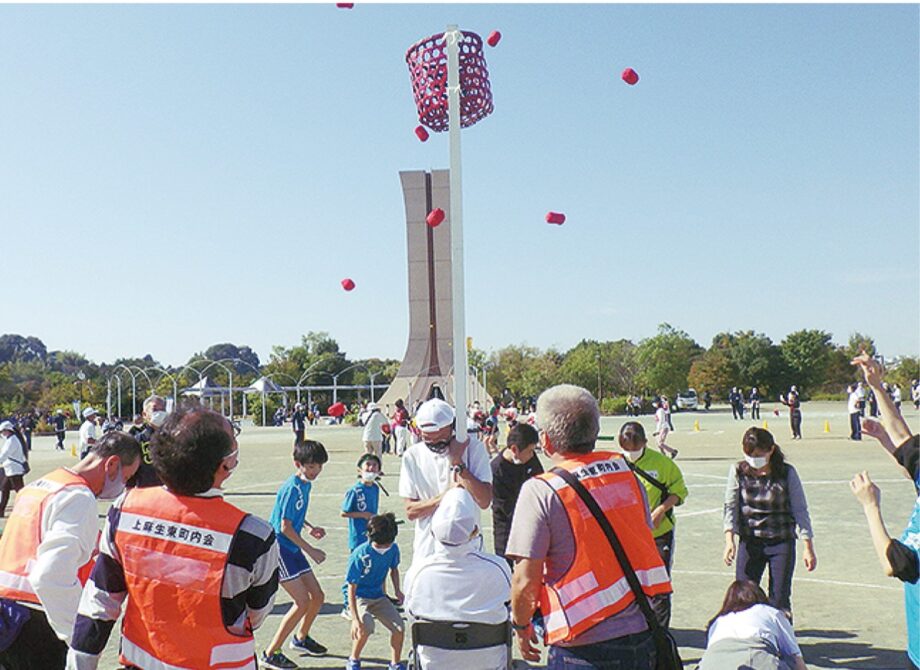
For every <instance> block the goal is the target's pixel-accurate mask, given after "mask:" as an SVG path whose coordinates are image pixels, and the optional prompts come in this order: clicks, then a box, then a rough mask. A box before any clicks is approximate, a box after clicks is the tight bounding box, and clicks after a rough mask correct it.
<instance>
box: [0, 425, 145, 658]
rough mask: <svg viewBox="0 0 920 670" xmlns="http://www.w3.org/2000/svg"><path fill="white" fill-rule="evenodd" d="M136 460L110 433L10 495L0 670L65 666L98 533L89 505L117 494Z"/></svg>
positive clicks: (0, 575) (133, 448) (0, 544)
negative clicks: (70, 462) (12, 497)
mask: <svg viewBox="0 0 920 670" xmlns="http://www.w3.org/2000/svg"><path fill="white" fill-rule="evenodd" d="M140 455H141V450H140V446H139V445H138V443H137V441H136V440H135V439H134V438H133V437H131V436H130V435H128V434H127V433H120V432H112V433H109V434H107V435H105V436H104V437H102V438H100V439H99V440H98V441H97V442H96V443H95V444H93V445H91V446H90V448H89V453H87V455H86V457H85V458H84V459H83V460H81V461H80V462H79V463H77V464H76V465H74V466H73V467H70V468H58V469H57V470H53V471H51V472H49V473H48V474H46V475H45V476H43V477H41V478H39V479H37V480H35V481H33V482H31V483H30V484H29V485H28V486H26V487H25V488H23V489H22V490H21V491H19V492H18V493H17V494H16V504H15V505H14V506H13V511H12V513H11V514H10V518H9V520H8V521H7V523H6V527H5V528H4V529H3V537H2V539H0V650H2V651H0V667H4V668H6V670H61V669H62V668H63V667H64V662H65V659H66V657H67V642H68V641H69V640H70V638H71V635H72V633H73V627H74V620H75V618H76V616H77V606H78V604H79V602H80V594H81V593H82V591H83V583H84V582H85V581H86V578H87V576H88V575H89V568H90V567H91V564H90V562H91V560H92V556H93V553H94V552H95V549H96V540H97V537H98V535H99V519H98V516H97V505H96V500H97V499H99V500H112V499H114V498H116V497H118V496H119V495H120V494H121V492H122V491H124V489H125V482H126V481H127V480H128V479H129V478H130V477H131V476H132V475H134V473H135V472H136V471H137V468H138V465H139V464H140Z"/></svg>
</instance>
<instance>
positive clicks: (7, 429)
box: [0, 421, 26, 517]
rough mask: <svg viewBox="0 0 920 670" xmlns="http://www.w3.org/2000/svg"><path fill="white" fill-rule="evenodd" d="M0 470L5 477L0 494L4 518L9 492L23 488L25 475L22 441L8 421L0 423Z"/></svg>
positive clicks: (1, 511) (0, 506)
mask: <svg viewBox="0 0 920 670" xmlns="http://www.w3.org/2000/svg"><path fill="white" fill-rule="evenodd" d="M0 469H2V470H3V474H4V475H6V477H5V478H4V480H3V487H2V493H0V517H3V516H6V504H7V503H8V502H9V501H10V491H19V490H20V489H22V487H23V486H24V483H23V481H22V477H23V475H25V474H26V451H25V446H24V445H23V444H22V440H20V439H19V436H18V435H17V434H16V430H15V428H14V427H13V424H12V423H10V422H9V421H4V422H2V423H0Z"/></svg>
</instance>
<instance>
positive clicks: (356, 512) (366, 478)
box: [342, 454, 381, 619]
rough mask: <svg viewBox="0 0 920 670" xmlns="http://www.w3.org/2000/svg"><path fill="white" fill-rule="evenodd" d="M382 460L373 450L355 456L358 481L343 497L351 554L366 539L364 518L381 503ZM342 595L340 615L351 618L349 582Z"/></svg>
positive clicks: (345, 584) (373, 512) (343, 511)
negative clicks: (380, 477) (378, 479)
mask: <svg viewBox="0 0 920 670" xmlns="http://www.w3.org/2000/svg"><path fill="white" fill-rule="evenodd" d="M380 468H381V463H380V459H379V458H378V457H377V456H376V455H375V454H364V455H363V456H362V457H361V458H359V459H358V479H359V481H358V482H357V483H356V484H355V485H354V486H352V487H351V488H350V489H348V491H346V492H345V500H344V501H342V516H343V517H345V518H346V519H348V553H349V555H351V552H353V551H354V550H355V549H357V548H358V545H361V544H364V543H365V542H367V522H368V519H370V518H371V517H372V516H374V515H375V514H376V513H377V510H378V508H379V504H380V488H379V487H378V486H377V477H379V476H380ZM342 598H343V599H344V604H343V609H342V617H343V618H345V619H351V609H350V607H349V605H348V582H344V583H343V584H342Z"/></svg>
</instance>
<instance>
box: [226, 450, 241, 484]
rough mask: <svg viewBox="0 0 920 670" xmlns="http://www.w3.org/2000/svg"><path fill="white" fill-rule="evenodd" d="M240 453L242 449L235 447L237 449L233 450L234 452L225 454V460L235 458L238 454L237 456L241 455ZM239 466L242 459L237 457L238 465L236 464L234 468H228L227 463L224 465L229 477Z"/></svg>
mask: <svg viewBox="0 0 920 670" xmlns="http://www.w3.org/2000/svg"><path fill="white" fill-rule="evenodd" d="M239 453H240V450H239V449H235V450H233V451H232V452H230V453H229V454H227V455H226V456H224V460H225V461H228V460H230V459H231V458H233V457H234V456H237V457H238V456H239ZM239 466H240V459H239V458H237V459H236V465H234V466H233V467H232V468H228V467H227V466H226V465H225V466H224V470H226V471H227V476H228V477H229V476H230V475H232V474H233V471H234V470H236V469H237V468H238V467H239Z"/></svg>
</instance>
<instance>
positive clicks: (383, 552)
mask: <svg viewBox="0 0 920 670" xmlns="http://www.w3.org/2000/svg"><path fill="white" fill-rule="evenodd" d="M371 547H373V549H374V551H376V552H377V553H378V554H385V553H387V552H388V551H389V550H390V548H389V547H385V548H383V549H381V548H380V547H376V546H374V545H373V544H372V545H371Z"/></svg>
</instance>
